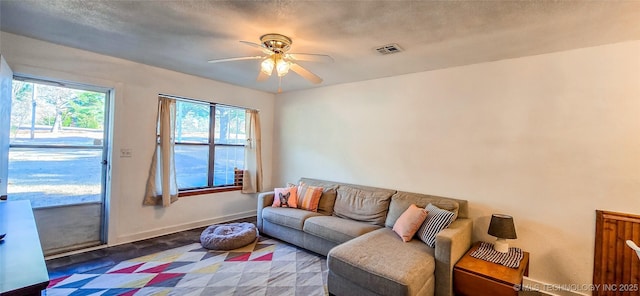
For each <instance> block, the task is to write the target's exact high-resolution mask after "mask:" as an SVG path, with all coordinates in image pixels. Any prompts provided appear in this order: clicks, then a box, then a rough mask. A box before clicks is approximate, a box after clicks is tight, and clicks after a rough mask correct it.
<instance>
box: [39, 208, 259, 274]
mask: <svg viewBox="0 0 640 296" xmlns="http://www.w3.org/2000/svg"><path fill="white" fill-rule="evenodd" d="M230 222H250V223H254V224H255V223H256V217H251V218H246V219H239V220H234V221H230ZM205 228H206V227H201V228H196V229H191V230H187V231H182V232H177V233H173V234H168V235H163V236H159V237H155V238H151V239H146V240H142V241H137V242H132V243H127V244H122V245H117V246H113V247H108V248H103V249H99V250H94V251H88V252H84V253H80V254H75V255H69V256H65V257H60V258H56V259H51V260H47V261H46V263H47V269H48V271H49V278H50V279H56V278H59V277H62V276H65V275H70V274H74V273H82V272H87V271H90V270H94V269H98V268H105V267H109V266H115V265H116V264H118V263H119V262H122V261H125V260H129V259H133V258H137V257H141V256H146V255H150V254H154V253H157V252H161V251H164V250H168V249H173V248H177V247H180V246H186V245H188V244H192V243H197V242H200V234H201V233H202V231H203V230H204V229H205Z"/></svg>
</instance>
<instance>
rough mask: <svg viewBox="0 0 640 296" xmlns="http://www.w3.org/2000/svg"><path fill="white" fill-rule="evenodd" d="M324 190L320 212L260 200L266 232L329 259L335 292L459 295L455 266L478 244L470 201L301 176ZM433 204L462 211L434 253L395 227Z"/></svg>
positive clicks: (261, 222)
mask: <svg viewBox="0 0 640 296" xmlns="http://www.w3.org/2000/svg"><path fill="white" fill-rule="evenodd" d="M301 181H303V182H305V183H306V184H308V185H312V186H320V187H323V188H324V190H323V194H322V197H321V198H320V203H319V205H318V212H311V211H305V210H301V209H295V208H280V207H271V205H272V203H273V198H274V194H273V192H265V193H261V194H259V195H258V213H257V216H258V221H257V224H258V230H259V231H260V232H261V233H262V234H266V235H268V236H271V237H274V238H277V239H280V240H283V241H286V242H289V243H291V244H294V245H297V246H299V247H302V248H305V249H308V250H310V251H313V252H316V253H318V254H321V255H325V256H327V264H328V268H329V274H328V286H329V293H331V294H334V295H338V296H342V295H394V296H395V295H438V296H444V295H447V296H449V295H453V291H452V272H453V265H454V264H455V263H456V262H457V261H458V259H460V258H461V257H462V255H464V253H465V252H466V251H467V250H468V249H469V247H470V246H471V231H472V221H471V219H469V218H468V208H467V201H465V200H459V199H452V198H445V197H438V196H432V195H424V194H417V193H408V192H402V191H397V190H393V189H383V188H375V187H369V186H360V185H353V184H345V183H338V182H331V181H323V180H315V179H308V178H302V179H301ZM412 203H413V204H416V205H417V206H419V207H425V206H426V205H427V204H429V203H432V204H433V205H436V206H438V207H440V208H443V209H446V210H450V211H452V212H454V213H456V216H457V217H456V219H455V221H453V223H451V225H450V226H449V227H448V228H447V229H444V230H442V231H440V232H439V233H438V235H437V236H436V245H435V248H431V247H429V246H427V245H426V244H425V243H423V242H422V241H421V240H419V239H417V238H414V239H413V240H411V241H410V242H406V243H405V242H403V241H402V239H401V238H400V237H399V236H398V235H397V234H396V233H395V232H393V230H392V227H393V225H394V223H395V221H396V220H397V219H398V217H400V215H401V214H402V213H403V212H404V211H405V210H406V209H407V208H408V207H409V206H410V205H411V204H412Z"/></svg>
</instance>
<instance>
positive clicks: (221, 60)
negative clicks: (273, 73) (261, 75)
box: [208, 56, 264, 63]
mask: <svg viewBox="0 0 640 296" xmlns="http://www.w3.org/2000/svg"><path fill="white" fill-rule="evenodd" d="M263 58H264V57H263V56H253V57H237V58H226V59H215V60H210V61H208V62H209V63H223V62H233V61H244V60H259V59H263Z"/></svg>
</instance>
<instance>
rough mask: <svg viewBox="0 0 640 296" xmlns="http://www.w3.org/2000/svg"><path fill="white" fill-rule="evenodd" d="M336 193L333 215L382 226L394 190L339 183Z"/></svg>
mask: <svg viewBox="0 0 640 296" xmlns="http://www.w3.org/2000/svg"><path fill="white" fill-rule="evenodd" d="M337 193H338V194H337V197H336V203H335V205H334V207H333V215H334V216H337V217H340V218H346V219H352V220H356V221H361V222H365V223H370V224H374V225H380V226H384V225H385V219H386V216H387V212H388V210H389V203H390V201H391V196H392V195H393V194H394V193H395V191H393V190H388V189H379V188H374V187H367V186H353V185H340V186H339V187H338V190H337ZM407 207H408V206H407ZM400 214H402V213H400Z"/></svg>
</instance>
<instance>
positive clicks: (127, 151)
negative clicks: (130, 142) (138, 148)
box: [120, 148, 133, 158]
mask: <svg viewBox="0 0 640 296" xmlns="http://www.w3.org/2000/svg"><path fill="white" fill-rule="evenodd" d="M132 153H133V152H132V150H131V148H121V149H120V158H130V157H131V155H132Z"/></svg>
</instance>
